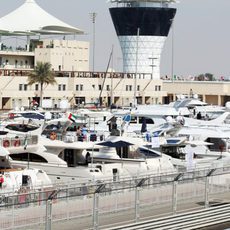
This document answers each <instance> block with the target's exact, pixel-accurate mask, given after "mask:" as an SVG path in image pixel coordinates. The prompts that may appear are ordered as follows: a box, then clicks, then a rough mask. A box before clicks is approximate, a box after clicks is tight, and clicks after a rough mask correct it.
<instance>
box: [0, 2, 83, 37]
mask: <svg viewBox="0 0 230 230" xmlns="http://www.w3.org/2000/svg"><path fill="white" fill-rule="evenodd" d="M37 34H43V35H45V34H83V31H81V30H80V29H78V28H75V27H73V26H70V25H68V24H66V23H64V22H62V21H61V20H59V19H57V18H56V17H54V16H52V15H50V14H49V13H47V12H46V11H45V10H43V9H42V8H41V7H40V6H38V5H37V3H36V2H35V1H34V0H26V1H25V3H24V4H22V5H21V6H20V7H19V8H17V9H16V10H14V11H12V12H11V13H9V14H7V15H6V16H4V17H2V18H0V35H5V36H6V35H37Z"/></svg>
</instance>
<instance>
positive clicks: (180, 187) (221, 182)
mask: <svg viewBox="0 0 230 230" xmlns="http://www.w3.org/2000/svg"><path fill="white" fill-rule="evenodd" d="M229 174H230V167H225V168H213V169H203V170H199V171H191V172H181V173H171V174H159V175H146V176H141V177H135V178H132V179H124V180H122V181H116V182H111V181H107V182H106V181H100V182H97V183H96V182H94V183H93V182H92V183H84V184H78V185H76V184H72V185H71V184H68V185H63V184H62V185H56V186H55V188H54V189H52V190H50V189H45V188H44V189H43V190H41V191H35V192H31V193H22V194H14V195H10V196H8V195H7V194H5V195H1V196H0V212H1V218H0V229H20V228H30V229H51V227H52V228H53V229H65V228H67V226H68V225H69V228H68V229H70V227H71V226H76V225H77V226H78V228H77V229H102V228H109V227H112V226H115V225H119V224H125V223H132V222H138V221H141V220H145V219H148V218H157V217H158V218H159V217H161V216H167V215H169V216H170V215H172V214H174V215H176V214H178V213H182V212H185V211H191V210H197V209H202V208H203V209H207V208H209V207H211V206H213V205H220V204H224V203H228V202H229V198H230V196H229V194H230V179H229Z"/></svg>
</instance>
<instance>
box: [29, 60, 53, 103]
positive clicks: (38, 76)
mask: <svg viewBox="0 0 230 230" xmlns="http://www.w3.org/2000/svg"><path fill="white" fill-rule="evenodd" d="M35 83H39V84H40V106H42V96H43V87H44V85H49V84H51V85H54V84H56V83H57V82H56V80H55V75H54V73H53V71H52V70H51V64H50V63H49V62H37V65H36V66H35V68H34V70H33V71H32V72H30V74H29V75H28V85H33V84H35Z"/></svg>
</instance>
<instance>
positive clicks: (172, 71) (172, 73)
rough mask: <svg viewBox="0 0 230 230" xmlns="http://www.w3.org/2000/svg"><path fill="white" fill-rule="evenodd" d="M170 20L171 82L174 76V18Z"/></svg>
mask: <svg viewBox="0 0 230 230" xmlns="http://www.w3.org/2000/svg"><path fill="white" fill-rule="evenodd" d="M171 22H172V26H171V27H172V66H171V68H172V69H171V76H172V82H173V80H174V79H173V78H174V29H173V27H174V20H173V18H172V19H171Z"/></svg>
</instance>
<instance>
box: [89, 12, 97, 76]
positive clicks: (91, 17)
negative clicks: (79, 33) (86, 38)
mask: <svg viewBox="0 0 230 230" xmlns="http://www.w3.org/2000/svg"><path fill="white" fill-rule="evenodd" d="M89 15H90V19H91V21H92V23H93V73H94V60H95V23H96V16H97V13H95V12H93V13H90V14H89Z"/></svg>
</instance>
